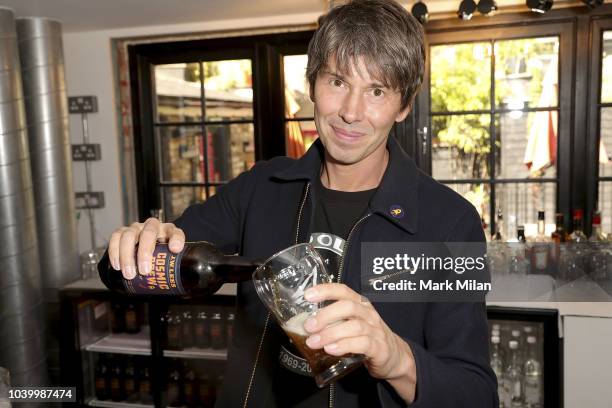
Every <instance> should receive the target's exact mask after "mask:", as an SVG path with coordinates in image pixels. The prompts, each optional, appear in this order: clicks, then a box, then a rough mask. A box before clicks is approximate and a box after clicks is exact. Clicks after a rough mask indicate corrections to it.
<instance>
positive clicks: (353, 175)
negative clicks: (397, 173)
mask: <svg viewBox="0 0 612 408" xmlns="http://www.w3.org/2000/svg"><path fill="white" fill-rule="evenodd" d="M388 163H389V152H388V151H387V149H386V148H385V149H384V151H383V157H382V158H381V159H378V158H377V157H368V160H363V161H361V162H358V163H354V164H341V163H337V162H334V161H333V160H331V158H330V157H329V156H328V155H327V153H325V160H324V162H323V166H321V183H322V184H323V186H324V187H325V188H328V189H330V190H338V191H347V192H351V191H364V190H371V189H373V188H376V187H378V185H379V184H380V181H381V180H382V178H383V175H384V174H385V170H386V169H387V164H388Z"/></svg>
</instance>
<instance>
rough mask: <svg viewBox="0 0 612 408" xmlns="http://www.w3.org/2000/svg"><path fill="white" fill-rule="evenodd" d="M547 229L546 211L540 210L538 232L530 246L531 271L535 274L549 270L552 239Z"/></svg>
mask: <svg viewBox="0 0 612 408" xmlns="http://www.w3.org/2000/svg"><path fill="white" fill-rule="evenodd" d="M545 229H546V224H545V217H544V211H538V233H537V235H536V236H535V238H534V239H533V242H532V245H531V248H530V258H531V273H534V274H546V273H547V272H548V265H549V258H550V255H549V249H550V247H549V245H548V242H549V241H550V240H549V238H548V236H546V232H545Z"/></svg>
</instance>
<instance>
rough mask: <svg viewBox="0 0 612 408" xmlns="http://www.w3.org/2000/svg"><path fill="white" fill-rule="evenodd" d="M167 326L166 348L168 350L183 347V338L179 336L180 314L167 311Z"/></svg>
mask: <svg viewBox="0 0 612 408" xmlns="http://www.w3.org/2000/svg"><path fill="white" fill-rule="evenodd" d="M168 313H169V316H168V328H167V339H168V349H170V350H182V349H183V342H182V340H183V338H182V337H181V315H180V314H179V313H178V312H176V311H170V312H168Z"/></svg>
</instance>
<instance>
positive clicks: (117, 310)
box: [111, 300, 125, 333]
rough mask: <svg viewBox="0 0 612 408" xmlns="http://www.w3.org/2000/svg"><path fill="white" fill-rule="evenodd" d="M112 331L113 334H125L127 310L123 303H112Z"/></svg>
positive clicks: (115, 301) (114, 301)
mask: <svg viewBox="0 0 612 408" xmlns="http://www.w3.org/2000/svg"><path fill="white" fill-rule="evenodd" d="M111 331H112V332H113V333H123V332H125V309H124V306H123V302H120V301H118V300H113V301H111Z"/></svg>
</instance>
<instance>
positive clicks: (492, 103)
mask: <svg viewBox="0 0 612 408" xmlns="http://www.w3.org/2000/svg"><path fill="white" fill-rule="evenodd" d="M490 75H491V79H490V81H491V93H490V97H489V98H490V101H489V103H490V108H491V110H490V113H489V114H490V118H489V145H490V151H489V216H490V217H491V219H490V222H489V225H490V228H489V230H490V233H491V236H493V234H494V233H495V224H496V222H497V215H496V214H497V212H496V207H497V203H496V202H495V196H496V194H495V193H496V188H495V187H496V185H495V154H496V152H497V147H496V146H495V141H496V140H495V139H496V138H495V106H496V103H495V40H492V41H491V72H490ZM506 234H507V232H506Z"/></svg>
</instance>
